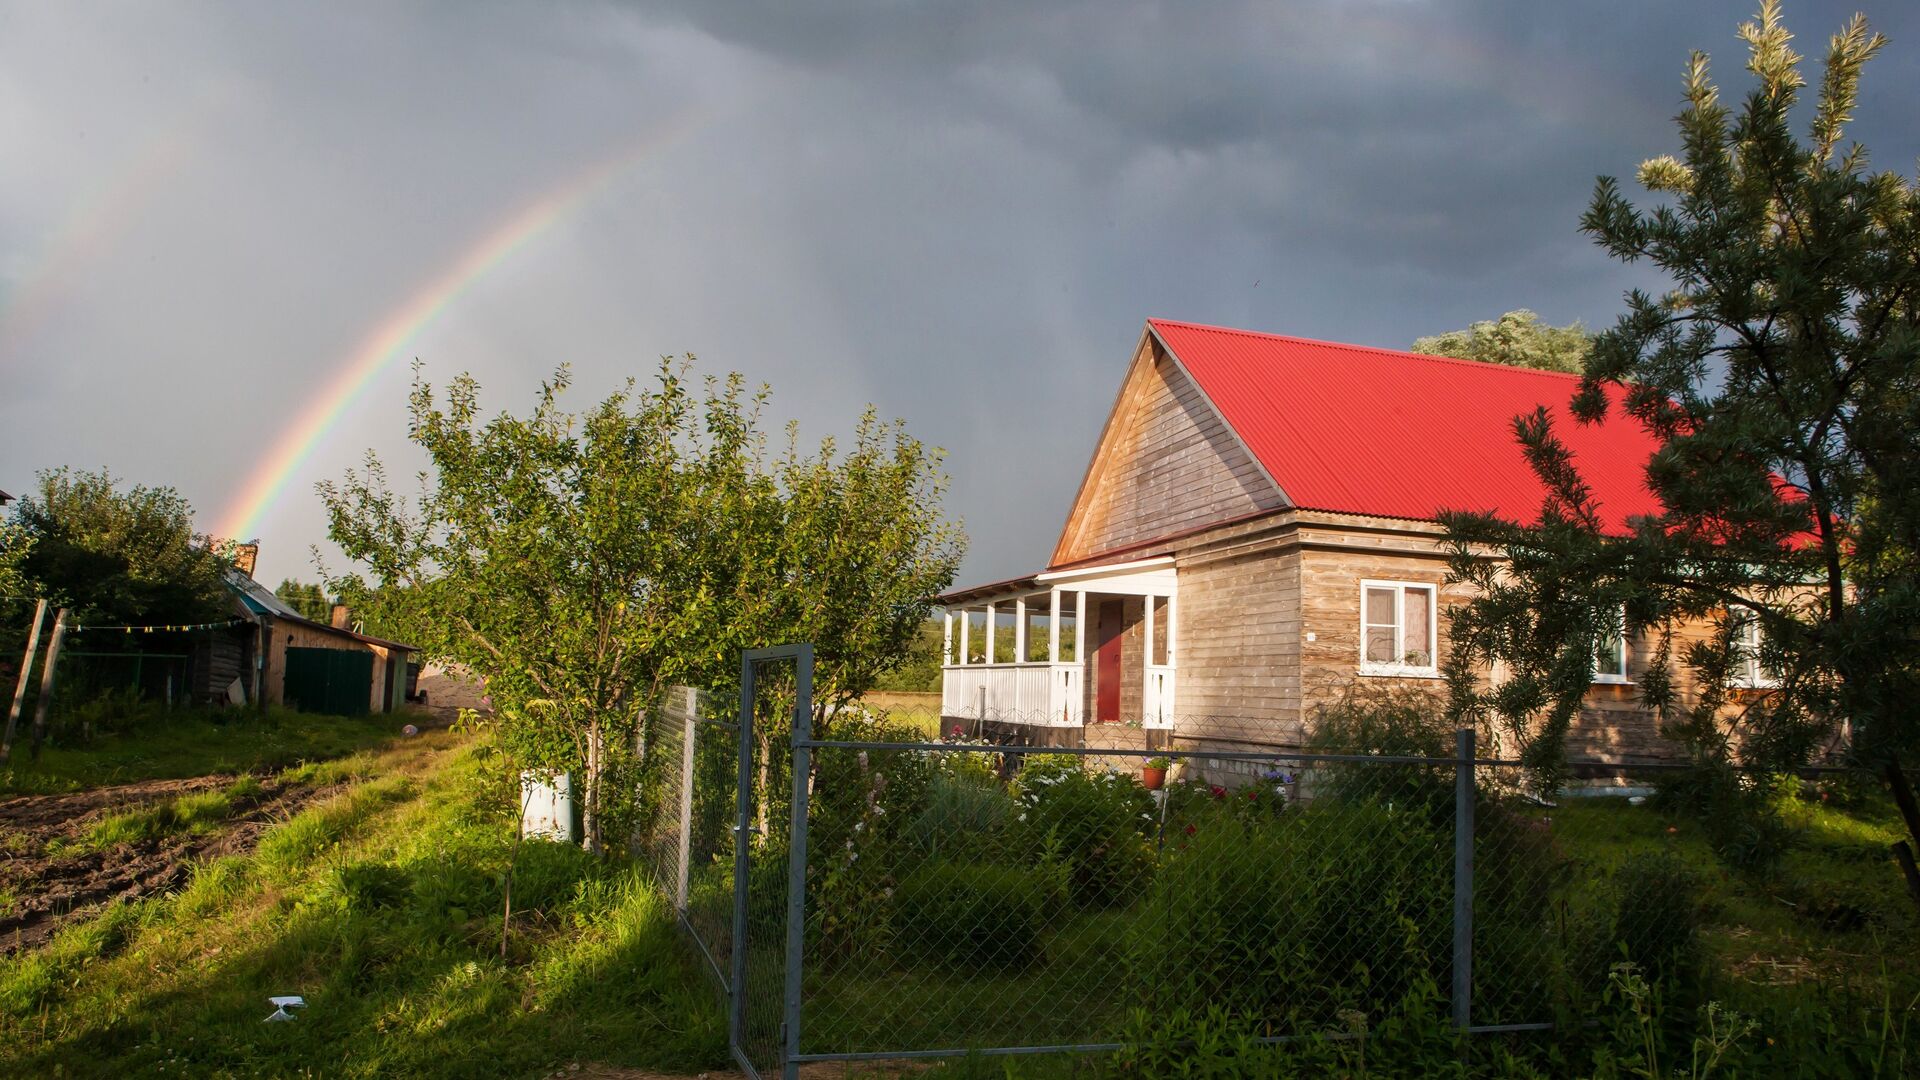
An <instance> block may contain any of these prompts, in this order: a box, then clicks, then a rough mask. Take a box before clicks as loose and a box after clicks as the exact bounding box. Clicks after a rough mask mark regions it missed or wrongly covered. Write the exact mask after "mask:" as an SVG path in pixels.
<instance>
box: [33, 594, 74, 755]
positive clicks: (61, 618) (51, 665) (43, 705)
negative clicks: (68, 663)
mask: <svg viewBox="0 0 1920 1080" xmlns="http://www.w3.org/2000/svg"><path fill="white" fill-rule="evenodd" d="M66 636H67V609H66V608H61V609H60V610H59V611H57V612H55V613H54V616H53V640H52V641H49V642H47V664H46V667H45V668H43V669H42V670H41V672H40V700H39V701H36V702H34V703H33V760H35V761H39V760H40V744H41V743H42V742H44V741H45V740H46V737H47V706H49V705H51V704H53V676H54V672H55V671H57V670H58V667H59V663H60V642H61V641H62V640H63V639H65V638H66Z"/></svg>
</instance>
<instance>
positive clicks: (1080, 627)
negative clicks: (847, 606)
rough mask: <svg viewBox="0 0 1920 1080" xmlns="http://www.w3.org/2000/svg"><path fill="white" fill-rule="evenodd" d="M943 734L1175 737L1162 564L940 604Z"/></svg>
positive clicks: (1172, 597)
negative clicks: (1093, 729) (1112, 732)
mask: <svg viewBox="0 0 1920 1080" xmlns="http://www.w3.org/2000/svg"><path fill="white" fill-rule="evenodd" d="M941 600H942V602H944V603H945V604H946V619H945V632H944V652H943V655H942V662H941V714H942V716H943V718H944V719H945V721H946V723H945V725H944V726H945V727H946V728H947V729H948V730H952V729H953V728H954V727H961V728H963V729H965V730H968V731H970V732H972V733H976V734H982V735H1000V736H1012V737H1020V738H1023V739H1026V740H1030V741H1044V742H1055V743H1062V742H1073V743H1078V742H1080V741H1081V737H1080V736H1081V734H1083V733H1084V732H1085V730H1086V729H1087V728H1088V727H1089V726H1090V725H1118V726H1121V727H1139V728H1144V729H1146V730H1147V731H1149V733H1150V734H1160V735H1161V736H1163V737H1164V736H1165V735H1169V734H1171V731H1172V728H1173V726H1174V718H1175V716H1176V715H1177V711H1176V706H1177V699H1176V690H1177V679H1176V674H1175V665H1176V656H1177V652H1176V649H1177V637H1176V629H1175V628H1176V626H1177V624H1178V613H1179V590H1178V587H1177V580H1176V576H1175V571H1174V568H1173V560H1172V559H1171V558H1170V557H1162V558H1156V559H1143V560H1138V561H1135V562H1128V563H1116V564H1109V565H1106V566H1095V567H1086V568H1081V569H1070V570H1056V571H1049V572H1045V573H1040V574H1034V575H1032V576H1029V577H1024V578H1015V579H1013V580H1011V581H1003V582H996V583H994V584H992V585H983V586H979V587H977V588H972V589H959V590H955V591H953V592H950V593H948V594H946V595H945V596H943V597H941Z"/></svg>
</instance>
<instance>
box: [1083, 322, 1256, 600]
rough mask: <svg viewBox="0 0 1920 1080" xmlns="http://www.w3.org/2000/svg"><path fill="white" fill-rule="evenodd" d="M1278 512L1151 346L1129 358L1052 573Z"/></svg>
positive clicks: (1214, 421) (1237, 449)
mask: <svg viewBox="0 0 1920 1080" xmlns="http://www.w3.org/2000/svg"><path fill="white" fill-rule="evenodd" d="M1281 505H1283V500H1282V499H1281V497H1280V493H1279V491H1278V490H1276V489H1275V488H1274V487H1273V484H1272V482H1271V481H1269V480H1268V479H1267V477H1266V474H1265V473H1263V472H1262V471H1261V470H1260V467H1259V466H1258V465H1256V464H1255V463H1254V461H1253V459H1252V458H1251V457H1250V456H1248V454H1247V452H1246V450H1245V449H1244V448H1243V447H1242V446H1241V445H1240V443H1239V442H1238V440H1236V439H1235V438H1234V436H1233V434H1232V433H1231V432H1230V431H1228V430H1227V427H1226V425H1224V424H1222V423H1221V422H1220V419H1219V417H1218V416H1217V415H1216V414H1215V413H1214V411H1213V409H1212V407H1211V406H1209V405H1208V404H1207V402H1206V400H1205V399H1204V398H1203V397H1202V396H1201V393H1200V390H1199V388H1198V387H1197V386H1195V385H1194V383H1193V381H1192V380H1191V379H1189V378H1187V376H1186V374H1185V373H1184V372H1182V371H1181V370H1180V369H1179V368H1178V367H1177V366H1176V365H1175V364H1174V362H1173V360H1172V359H1171V358H1169V357H1167V356H1165V355H1163V354H1161V353H1160V352H1159V351H1158V349H1157V347H1156V346H1155V345H1154V344H1153V343H1152V341H1151V340H1149V341H1147V342H1146V343H1145V344H1144V345H1143V346H1142V349H1141V352H1140V353H1139V354H1138V355H1137V356H1136V357H1135V360H1134V364H1133V367H1132V368H1131V369H1130V372H1129V374H1128V377H1127V380H1126V384H1125V385H1124V386H1123V388H1122V389H1121V394H1120V401H1119V404H1118V405H1117V406H1116V407H1115V409H1114V412H1113V415H1112V417H1111V419H1110V420H1109V421H1108V426H1107V430H1106V432H1105V434H1104V435H1103V436H1102V438H1101V443H1100V446H1099V447H1098V449H1097V450H1096V451H1095V454H1094V458H1093V464H1092V465H1091V466H1090V467H1089V469H1088V472H1087V476H1086V481H1085V483H1084V485H1083V486H1082V489H1081V491H1080V495H1079V498H1078V500H1077V501H1076V504H1075V506H1074V509H1073V512H1072V513H1071V514H1070V516H1069V518H1068V521H1067V526H1066V528H1065V530H1063V532H1062V534H1061V537H1060V544H1059V546H1058V548H1057V549H1056V550H1055V552H1054V557H1053V562H1054V564H1055V565H1059V564H1062V563H1069V562H1073V561H1076V560H1079V559H1085V558H1089V557H1091V556H1094V555H1098V554H1100V553H1102V552H1107V551H1113V550H1117V549H1122V548H1126V547H1128V546H1129V545H1132V544H1137V543H1140V542H1142V541H1147V540H1153V539H1156V538H1159V537H1164V536H1171V535H1173V534H1175V533H1180V532H1183V531H1188V530H1193V529H1197V528H1202V527H1204V526H1206V525H1208V524H1212V523H1216V522H1223V521H1229V520H1233V519H1235V518H1241V517H1245V516H1247V515H1249V514H1256V513H1260V512H1262V511H1265V510H1272V509H1276V508H1278V507H1280V506H1281Z"/></svg>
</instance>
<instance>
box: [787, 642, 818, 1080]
mask: <svg viewBox="0 0 1920 1080" xmlns="http://www.w3.org/2000/svg"><path fill="white" fill-rule="evenodd" d="M794 667H795V671H794V684H795V686H794V703H793V806H792V809H791V811H790V812H789V814H788V817H789V818H791V819H792V820H791V823H790V824H791V829H792V832H791V835H790V837H789V844H788V850H787V970H786V976H787V979H786V989H785V1002H784V1004H785V1010H784V1011H783V1012H782V1014H781V1015H782V1017H783V1018H784V1019H783V1022H782V1023H781V1025H780V1026H781V1033H782V1035H783V1036H784V1042H785V1046H784V1047H783V1052H782V1053H781V1055H780V1076H781V1078H782V1080H799V1077H800V1061H799V1056H800V996H801V992H802V990H803V989H804V987H805V979H804V976H805V968H804V967H803V966H802V962H803V958H804V954H805V951H806V942H807V804H808V802H809V800H810V796H811V787H812V785H811V779H812V778H811V775H810V774H811V773H812V771H813V768H812V767H813V747H812V746H810V745H809V743H810V742H811V741H812V739H813V646H811V645H802V646H800V649H799V655H798V656H797V657H795V658H794Z"/></svg>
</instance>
